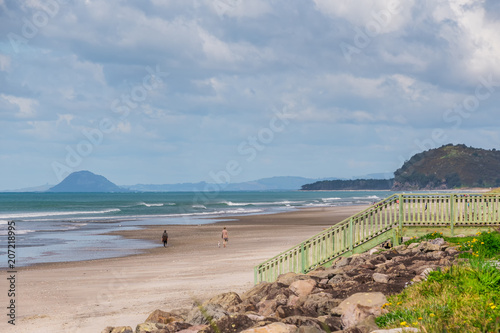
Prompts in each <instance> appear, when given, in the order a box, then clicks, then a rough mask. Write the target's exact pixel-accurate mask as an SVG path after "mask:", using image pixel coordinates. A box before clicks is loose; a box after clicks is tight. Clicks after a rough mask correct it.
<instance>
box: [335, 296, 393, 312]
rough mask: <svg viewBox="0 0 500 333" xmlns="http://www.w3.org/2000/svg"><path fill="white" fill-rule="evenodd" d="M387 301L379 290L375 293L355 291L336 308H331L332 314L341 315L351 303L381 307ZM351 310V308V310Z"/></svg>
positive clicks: (349, 308) (350, 306)
mask: <svg viewBox="0 0 500 333" xmlns="http://www.w3.org/2000/svg"><path fill="white" fill-rule="evenodd" d="M386 302H387V298H386V297H385V295H384V294H382V293H380V292H375V293H356V294H354V295H351V296H349V297H348V298H346V299H345V300H343V301H342V302H341V303H340V304H339V305H338V306H337V307H336V308H334V309H332V313H333V314H334V315H338V316H341V315H343V314H344V313H345V312H346V311H347V310H351V308H352V305H357V304H360V305H363V306H367V307H378V308H379V309H381V308H382V305H384V304H385V303H386ZM351 311H352V310H351Z"/></svg>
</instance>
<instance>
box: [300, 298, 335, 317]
mask: <svg viewBox="0 0 500 333" xmlns="http://www.w3.org/2000/svg"><path fill="white" fill-rule="evenodd" d="M341 302H342V300H340V299H336V298H333V296H332V295H331V294H326V293H320V294H312V295H309V296H308V297H307V299H306V300H305V302H304V303H303V304H302V307H304V308H306V309H307V310H308V311H309V312H311V313H317V314H318V315H319V316H323V315H327V314H329V313H330V310H331V309H333V308H335V307H336V306H338V305H339V304H340V303H341Z"/></svg>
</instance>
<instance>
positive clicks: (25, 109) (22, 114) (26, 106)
mask: <svg viewBox="0 0 500 333" xmlns="http://www.w3.org/2000/svg"><path fill="white" fill-rule="evenodd" d="M0 97H1V98H3V99H5V100H7V101H9V102H10V103H11V104H14V105H16V106H17V108H18V112H17V113H16V114H15V117H17V118H33V117H34V116H35V115H36V109H35V107H36V106H38V102H37V101H36V100H35V99H31V98H25V97H16V96H11V95H4V94H0Z"/></svg>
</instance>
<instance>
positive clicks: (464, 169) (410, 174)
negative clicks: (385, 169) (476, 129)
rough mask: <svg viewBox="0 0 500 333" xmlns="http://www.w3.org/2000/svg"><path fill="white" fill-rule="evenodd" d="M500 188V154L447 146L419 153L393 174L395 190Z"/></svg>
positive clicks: (484, 150)
mask: <svg viewBox="0 0 500 333" xmlns="http://www.w3.org/2000/svg"><path fill="white" fill-rule="evenodd" d="M498 186H500V151H497V150H496V149H492V150H486V149H480V148H472V147H467V146H465V145H452V144H448V145H445V146H442V147H440V148H436V149H430V150H427V151H424V152H422V153H419V154H416V155H414V156H412V157H411V158H410V160H409V161H406V162H405V163H404V164H403V166H402V167H401V168H399V169H398V170H396V172H394V187H393V189H394V190H432V189H453V188H461V187H498Z"/></svg>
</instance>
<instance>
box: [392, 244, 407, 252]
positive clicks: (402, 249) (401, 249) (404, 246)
mask: <svg viewBox="0 0 500 333" xmlns="http://www.w3.org/2000/svg"><path fill="white" fill-rule="evenodd" d="M394 250H396V251H398V253H400V252H401V251H404V250H406V245H404V244H403V245H398V246H395V247H394Z"/></svg>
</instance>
